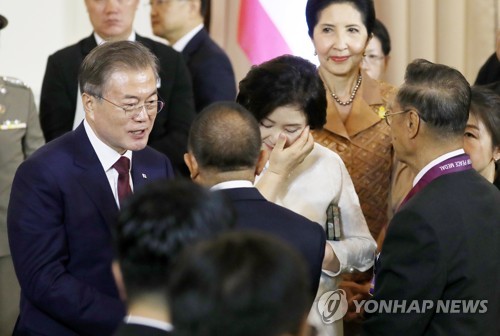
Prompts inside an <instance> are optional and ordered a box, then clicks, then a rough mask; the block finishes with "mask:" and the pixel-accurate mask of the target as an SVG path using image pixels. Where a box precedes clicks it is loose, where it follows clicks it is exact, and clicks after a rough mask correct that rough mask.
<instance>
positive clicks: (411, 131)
mask: <svg viewBox="0 0 500 336" xmlns="http://www.w3.org/2000/svg"><path fill="white" fill-rule="evenodd" d="M407 114H408V116H407V119H406V127H407V130H408V136H409V138H410V139H414V138H415V137H416V136H417V134H418V132H419V130H420V126H421V125H420V124H421V122H422V119H421V118H420V116H419V115H418V112H417V111H416V110H411V111H410V112H409V113H407Z"/></svg>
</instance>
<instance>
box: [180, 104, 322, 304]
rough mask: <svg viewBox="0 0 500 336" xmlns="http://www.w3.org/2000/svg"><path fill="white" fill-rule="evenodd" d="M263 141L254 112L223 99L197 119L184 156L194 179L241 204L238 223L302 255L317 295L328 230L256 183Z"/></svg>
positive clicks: (237, 210)
mask: <svg viewBox="0 0 500 336" xmlns="http://www.w3.org/2000/svg"><path fill="white" fill-rule="evenodd" d="M261 146H262V141H261V138H260V130H259V125H258V123H257V121H256V120H255V118H254V117H253V116H252V115H251V114H250V112H248V111H247V110H246V109H245V108H244V107H242V106H241V105H239V104H237V103H231V102H218V103H213V104H211V105H209V106H208V107H206V108H205V109H204V110H203V111H202V112H201V113H200V114H199V115H198V116H197V117H196V118H195V121H194V122H193V124H192V127H191V130H190V132H189V139H188V153H187V154H186V155H185V161H186V165H187V166H188V168H189V171H190V172H191V178H192V179H193V181H195V182H197V183H200V184H202V185H205V186H207V187H212V189H213V190H222V192H223V193H224V194H226V195H227V196H228V197H229V198H230V200H231V201H232V203H233V205H234V206H235V208H236V213H237V224H236V227H237V228H239V229H254V230H259V231H263V232H267V233H269V234H271V235H274V236H277V237H278V238H280V239H283V240H284V241H286V242H288V243H290V244H291V245H292V246H294V247H295V248H296V249H297V250H298V251H299V252H300V253H301V254H302V256H303V257H304V258H305V260H306V262H307V265H308V269H309V274H310V280H311V293H312V294H313V295H314V296H315V295H316V290H317V288H318V283H319V277H320V274H321V268H322V262H323V256H324V254H325V243H326V238H325V232H324V230H323V229H322V228H321V226H319V225H318V224H316V223H314V222H312V221H310V220H308V219H306V218H305V217H303V216H300V215H298V214H296V213H295V212H293V211H291V210H288V209H286V208H284V207H281V206H279V205H276V204H274V203H272V202H269V201H267V200H266V199H265V198H264V197H263V196H262V195H261V194H260V192H259V191H258V190H257V189H256V188H254V187H253V181H254V179H255V174H257V173H259V172H260V171H261V170H262V168H263V165H264V164H265V162H266V160H265V157H264V156H265V155H264V153H265V152H264V151H262V150H261ZM327 246H328V247H329V246H330V245H327ZM327 262H329V261H327ZM314 296H313V297H314Z"/></svg>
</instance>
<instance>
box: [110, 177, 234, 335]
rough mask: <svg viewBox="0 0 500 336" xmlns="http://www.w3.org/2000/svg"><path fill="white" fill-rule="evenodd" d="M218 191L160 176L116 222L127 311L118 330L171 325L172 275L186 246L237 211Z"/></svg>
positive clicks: (117, 268) (155, 330)
mask: <svg viewBox="0 0 500 336" xmlns="http://www.w3.org/2000/svg"><path fill="white" fill-rule="evenodd" d="M227 202H228V201H227V200H226V199H225V198H223V197H222V195H219V194H217V193H212V192H210V191H209V190H207V189H205V188H203V187H201V186H199V185H197V184H195V183H193V182H191V181H189V180H184V179H176V180H170V181H158V182H156V183H154V184H153V183H152V184H150V185H148V186H146V187H145V188H143V189H142V190H141V191H139V192H137V193H135V194H134V195H133V196H132V197H130V199H129V200H128V201H127V204H126V205H125V206H124V208H122V209H121V210H120V215H119V216H118V221H117V225H115V226H114V227H113V229H114V230H113V233H114V236H113V242H114V247H115V252H116V257H115V260H114V262H113V274H114V276H115V279H116V282H117V285H118V288H119V289H120V294H121V296H122V297H123V298H124V301H126V302H127V307H128V313H127V316H126V317H125V319H124V321H123V322H122V323H121V324H120V326H119V328H118V330H117V331H116V333H115V334H114V335H115V336H126V335H143V336H146V335H166V334H169V332H171V331H172V329H173V327H172V324H171V316H170V315H171V309H170V307H169V305H168V302H167V288H168V279H169V278H170V276H171V274H173V273H172V272H173V271H172V269H173V264H174V263H175V262H176V260H177V259H178V256H179V254H180V253H181V251H182V250H184V249H190V248H192V245H193V243H195V242H197V241H200V240H207V239H211V238H213V237H215V236H216V235H218V234H219V233H221V232H223V231H226V230H228V229H229V228H231V227H232V226H233V225H234V220H235V218H234V212H233V211H232V208H231V206H230V204H228V203H227Z"/></svg>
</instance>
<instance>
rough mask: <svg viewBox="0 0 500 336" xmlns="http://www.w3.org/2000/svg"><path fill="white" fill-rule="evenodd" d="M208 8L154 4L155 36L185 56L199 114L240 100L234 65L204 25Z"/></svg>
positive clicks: (199, 1)
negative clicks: (223, 102) (215, 104)
mask: <svg viewBox="0 0 500 336" xmlns="http://www.w3.org/2000/svg"><path fill="white" fill-rule="evenodd" d="M208 5H209V3H208V1H207V0H194V1H163V0H152V1H151V25H152V28H153V33H154V34H155V35H156V36H159V37H162V38H164V39H166V40H167V41H168V42H169V43H170V45H171V46H172V47H173V48H174V49H175V50H177V51H178V52H181V53H182V55H183V56H184V59H185V61H186V64H187V66H188V68H189V72H190V73H191V80H192V82H193V92H194V101H195V106H196V111H197V112H200V111H201V110H202V109H203V108H204V107H205V106H207V105H209V104H210V103H213V102H216V101H221V100H234V99H235V98H236V79H235V77H234V72H233V68H232V66H231V61H230V60H229V58H228V57H227V55H226V53H225V52H224V50H222V49H221V48H220V47H219V46H218V45H217V43H215V42H214V41H213V40H212V39H211V38H210V36H209V35H208V32H207V30H206V29H205V27H204V25H203V21H204V17H205V15H206V12H207V6H208Z"/></svg>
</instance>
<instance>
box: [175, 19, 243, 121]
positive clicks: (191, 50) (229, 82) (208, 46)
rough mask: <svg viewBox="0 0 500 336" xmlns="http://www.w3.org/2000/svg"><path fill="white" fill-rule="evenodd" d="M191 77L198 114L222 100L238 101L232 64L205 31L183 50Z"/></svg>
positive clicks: (199, 33) (200, 32)
mask: <svg viewBox="0 0 500 336" xmlns="http://www.w3.org/2000/svg"><path fill="white" fill-rule="evenodd" d="M182 55H183V56H184V60H185V61H186V64H187V66H188V68H189V72H190V73H191V81H192V82H193V92H194V102H195V106H196V111H197V112H200V111H201V110H202V109H203V108H204V107H205V106H207V105H209V104H211V103H213V102H216V101H221V100H231V101H233V100H235V99H236V79H235V77H234V72H233V68H232V66H231V61H230V60H229V57H227V55H226V53H225V52H224V50H222V49H221V48H220V47H219V46H218V45H217V43H215V42H214V41H213V40H212V39H211V38H210V36H209V35H208V33H207V31H206V30H205V29H202V30H200V31H199V32H198V33H197V34H196V35H195V36H194V37H193V38H192V39H191V41H189V43H188V44H187V45H186V47H185V48H184V50H182Z"/></svg>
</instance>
